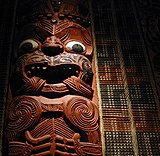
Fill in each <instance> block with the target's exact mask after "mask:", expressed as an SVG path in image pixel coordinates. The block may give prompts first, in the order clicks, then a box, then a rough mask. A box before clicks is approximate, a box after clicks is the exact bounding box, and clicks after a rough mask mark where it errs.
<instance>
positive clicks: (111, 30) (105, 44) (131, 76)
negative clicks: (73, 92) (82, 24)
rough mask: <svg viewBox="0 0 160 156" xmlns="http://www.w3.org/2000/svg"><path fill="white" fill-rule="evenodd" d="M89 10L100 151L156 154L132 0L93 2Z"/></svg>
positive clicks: (155, 120)
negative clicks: (102, 143) (102, 144)
mask: <svg viewBox="0 0 160 156" xmlns="http://www.w3.org/2000/svg"><path fill="white" fill-rule="evenodd" d="M93 12H96V14H93V20H94V28H95V32H94V33H95V41H96V49H97V61H98V77H99V83H100V92H101V99H102V116H103V122H104V123H103V124H104V133H105V136H104V138H105V144H106V155H111V156H113V155H115V156H117V155H118V156H121V155H126V156H128V155H142V156H143V155H148V156H150V155H153V156H154V155H155V156H157V155H158V151H159V143H160V141H159V132H160V126H159V123H160V122H159V121H160V120H159V116H158V113H159V112H158V107H157V99H156V96H155V91H154V87H153V84H154V82H152V80H153V79H152V75H151V74H150V69H149V68H150V67H149V62H147V59H146V58H147V56H146V52H145V50H144V49H145V48H144V47H143V46H144V45H143V41H142V38H141V35H140V30H139V28H138V27H139V26H138V23H137V20H136V12H135V8H134V3H133V2H132V1H127V0H122V1H119V0H118V1H117V0H114V1H111V0H110V1H105V3H103V4H102V3H100V2H99V3H98V2H94V3H93ZM132 117H133V118H132ZM133 125H134V127H133ZM131 128H134V130H131ZM135 133H136V135H135ZM133 153H134V154H133Z"/></svg>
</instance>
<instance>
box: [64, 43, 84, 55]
mask: <svg viewBox="0 0 160 156" xmlns="http://www.w3.org/2000/svg"><path fill="white" fill-rule="evenodd" d="M66 48H67V50H69V51H73V52H76V53H83V52H85V50H86V48H85V46H84V45H83V44H82V43H80V42H78V41H70V42H68V43H67V44H66Z"/></svg>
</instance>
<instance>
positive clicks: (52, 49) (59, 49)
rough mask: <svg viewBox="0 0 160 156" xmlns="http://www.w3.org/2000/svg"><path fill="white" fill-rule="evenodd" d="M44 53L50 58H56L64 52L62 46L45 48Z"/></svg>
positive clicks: (43, 48)
mask: <svg viewBox="0 0 160 156" xmlns="http://www.w3.org/2000/svg"><path fill="white" fill-rule="evenodd" d="M42 52H43V53H44V54H45V55H48V56H55V55H58V54H60V53H62V52H63V48H62V46H54V47H53V46H43V47H42Z"/></svg>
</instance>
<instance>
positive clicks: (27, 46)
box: [19, 39, 39, 53]
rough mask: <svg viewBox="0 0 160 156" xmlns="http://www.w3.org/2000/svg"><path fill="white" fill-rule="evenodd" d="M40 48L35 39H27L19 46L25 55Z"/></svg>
mask: <svg viewBox="0 0 160 156" xmlns="http://www.w3.org/2000/svg"><path fill="white" fill-rule="evenodd" d="M38 47H39V43H38V41H35V40H33V39H27V40H24V41H23V42H22V43H21V44H20V45H19V50H20V51H21V52H23V53H27V52H32V51H33V50H36V49H37V48H38Z"/></svg>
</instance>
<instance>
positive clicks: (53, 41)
mask: <svg viewBox="0 0 160 156" xmlns="http://www.w3.org/2000/svg"><path fill="white" fill-rule="evenodd" d="M42 52H43V53H44V54H45V55H48V56H55V55H58V54H60V53H62V52H63V44H62V42H61V41H60V39H59V38H57V37H56V36H50V37H47V38H46V40H45V41H44V43H43V45H42Z"/></svg>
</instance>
